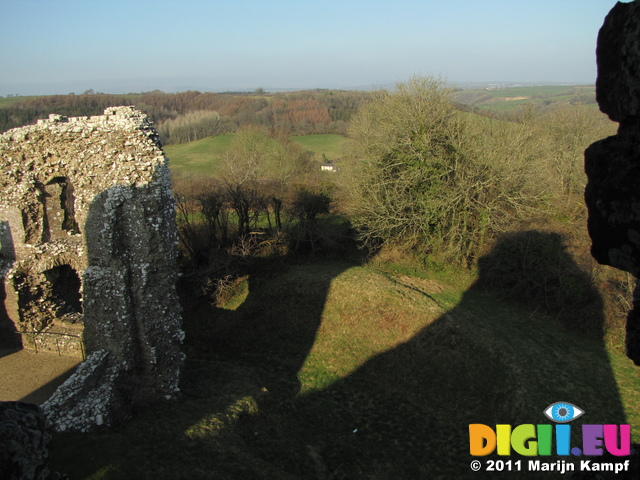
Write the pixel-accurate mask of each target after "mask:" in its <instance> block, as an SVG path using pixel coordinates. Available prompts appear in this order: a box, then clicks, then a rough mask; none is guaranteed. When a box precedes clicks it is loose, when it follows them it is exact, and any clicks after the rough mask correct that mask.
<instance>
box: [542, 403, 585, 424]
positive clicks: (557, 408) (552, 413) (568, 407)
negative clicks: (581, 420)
mask: <svg viewBox="0 0 640 480" xmlns="http://www.w3.org/2000/svg"><path fill="white" fill-rule="evenodd" d="M543 413H544V414H545V415H546V416H547V418H549V419H550V420H553V421H554V422H556V423H567V422H570V421H572V420H575V419H576V418H578V417H579V416H581V415H582V414H583V413H584V410H582V409H581V408H579V407H576V406H575V405H574V404H572V403H569V402H556V403H552V404H551V405H549V406H548V407H547V408H546V409H545V411H544V412H543Z"/></svg>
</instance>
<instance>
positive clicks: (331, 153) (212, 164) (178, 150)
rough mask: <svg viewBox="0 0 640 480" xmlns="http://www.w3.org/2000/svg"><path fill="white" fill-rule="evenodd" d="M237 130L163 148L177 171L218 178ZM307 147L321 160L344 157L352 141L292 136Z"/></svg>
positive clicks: (331, 136) (335, 137) (344, 138)
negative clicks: (221, 163)
mask: <svg viewBox="0 0 640 480" xmlns="http://www.w3.org/2000/svg"><path fill="white" fill-rule="evenodd" d="M233 135H234V134H233V133H228V134H226V135H220V136H216V137H208V138H204V139H202V140H196V141H195V142H190V143H182V144H177V145H167V146H165V147H163V149H164V152H165V154H166V155H167V157H168V158H169V164H170V166H171V170H172V171H173V172H174V173H178V174H185V175H197V176H210V177H215V176H217V175H219V166H220V160H221V158H222V154H223V153H224V151H225V150H226V149H227V148H229V144H230V143H231V140H232V139H233ZM291 138H292V140H294V141H295V142H297V143H299V144H300V145H301V146H302V147H303V148H304V149H305V150H307V151H310V152H313V154H314V156H315V158H316V160H317V161H322V155H323V154H324V155H326V156H327V158H328V159H329V160H335V159H336V158H340V157H342V156H344V155H345V154H346V152H347V149H348V145H349V142H350V140H349V139H348V138H346V137H343V136H341V135H303V136H294V137H291Z"/></svg>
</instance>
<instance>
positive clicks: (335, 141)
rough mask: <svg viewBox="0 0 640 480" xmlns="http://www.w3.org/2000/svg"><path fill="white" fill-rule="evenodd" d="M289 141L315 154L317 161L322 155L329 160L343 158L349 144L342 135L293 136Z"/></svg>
mask: <svg viewBox="0 0 640 480" xmlns="http://www.w3.org/2000/svg"><path fill="white" fill-rule="evenodd" d="M291 139H292V140H294V141H296V142H298V143H299V144H300V145H302V146H303V147H304V148H305V149H306V150H308V151H310V152H313V153H314V154H316V156H317V157H318V159H319V160H322V154H325V155H326V156H327V159H329V160H335V159H336V158H340V157H342V156H344V155H345V153H346V152H347V149H348V148H349V142H350V140H349V139H348V138H346V137H343V136H342V135H301V136H293V137H291Z"/></svg>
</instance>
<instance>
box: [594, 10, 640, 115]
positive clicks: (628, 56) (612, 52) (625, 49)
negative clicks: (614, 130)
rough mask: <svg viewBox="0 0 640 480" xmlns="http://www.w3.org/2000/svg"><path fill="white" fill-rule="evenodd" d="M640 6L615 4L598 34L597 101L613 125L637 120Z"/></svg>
mask: <svg viewBox="0 0 640 480" xmlns="http://www.w3.org/2000/svg"><path fill="white" fill-rule="evenodd" d="M639 32H640V3H638V2H632V3H620V2H618V3H617V4H616V5H615V6H614V7H613V8H612V9H611V11H610V12H609V14H608V15H607V17H606V19H605V21H604V25H603V26H602V28H601V29H600V32H599V34H598V45H597V48H596V56H597V59H598V78H597V80H596V98H597V100H598V105H599V106H600V110H602V111H603V112H604V113H606V114H607V115H609V118H611V120H613V121H614V122H622V121H624V120H627V119H628V118H630V117H640V81H638V78H639V74H640V35H638V33H639Z"/></svg>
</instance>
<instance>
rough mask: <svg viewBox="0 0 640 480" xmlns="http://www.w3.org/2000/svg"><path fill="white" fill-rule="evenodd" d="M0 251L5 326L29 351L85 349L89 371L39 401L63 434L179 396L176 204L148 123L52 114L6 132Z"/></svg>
mask: <svg viewBox="0 0 640 480" xmlns="http://www.w3.org/2000/svg"><path fill="white" fill-rule="evenodd" d="M0 246H1V248H0V276H2V278H3V282H0V283H2V288H3V291H0V294H3V296H4V311H3V310H0V327H4V331H5V332H8V331H10V330H12V329H13V331H14V332H18V333H19V332H27V333H23V334H22V342H23V344H24V345H25V346H26V347H29V346H31V347H33V348H35V347H37V346H38V345H40V347H41V348H43V346H44V345H53V344H54V343H55V345H56V347H55V348H58V349H60V344H61V343H62V344H63V345H65V347H63V350H64V349H67V350H69V351H73V349H74V348H75V347H73V345H74V342H73V340H75V345H76V346H78V345H79V346H80V347H82V346H83V345H82V344H81V343H80V341H79V340H80V338H79V337H80V336H81V337H82V340H83V342H84V347H85V349H86V352H87V355H88V358H87V363H88V365H87V367H85V368H79V369H78V372H77V373H76V375H74V376H73V377H72V378H70V379H69V380H68V382H67V383H66V384H65V385H66V387H65V389H64V392H65V395H56V394H54V396H53V397H52V398H51V399H50V400H49V402H48V403H47V404H45V405H43V409H44V411H45V412H46V413H47V414H48V416H49V419H50V420H52V421H53V422H54V424H56V425H57V427H58V428H59V429H72V430H90V429H92V428H94V427H95V426H96V422H97V423H99V424H101V425H108V424H110V423H112V422H115V421H117V420H118V418H117V417H118V416H122V414H125V415H126V411H127V407H128V406H131V405H133V404H136V403H144V402H148V401H153V400H157V399H164V398H166V399H170V398H174V397H175V396H176V395H177V394H178V377H179V372H180V365H181V362H182V361H183V355H182V353H181V352H180V344H181V342H182V340H183V338H184V333H183V332H182V330H181V316H180V307H179V302H178V298H177V294H176V289H175V283H176V279H177V262H176V260H177V258H176V255H177V250H176V247H177V232H176V227H175V201H174V199H173V195H172V191H171V178H170V172H169V168H168V162H167V159H166V157H165V156H164V154H163V152H162V149H161V147H160V143H159V140H158V136H157V132H156V130H155V129H154V128H153V126H152V124H151V123H150V122H149V121H148V119H147V117H146V115H143V114H141V113H140V112H138V111H136V110H135V109H133V108H132V107H111V108H108V109H106V110H105V114H104V115H102V116H95V117H77V118H66V117H63V116H59V115H51V116H50V118H49V119H48V120H39V121H38V123H37V125H31V126H26V127H22V128H17V129H13V130H9V131H8V132H5V133H4V134H2V135H0ZM52 338H55V339H56V341H55V342H52V341H51V340H50V339H52ZM38 341H39V342H40V343H39V344H38V343H37V342H38ZM51 348H54V347H51ZM62 353H64V352H62ZM82 371H84V375H85V376H86V377H87V378H90V381H86V382H85V381H83V380H82V378H79V376H81V375H82ZM87 372H89V373H90V375H89V374H88V373H87ZM70 386H72V387H70ZM63 387H64V385H63ZM61 389H62V387H61ZM106 390H108V391H109V392H110V393H109V395H96V392H98V391H100V392H103V393H104V391H106ZM59 391H61V390H59ZM62 397H64V398H62ZM70 398H73V405H74V412H75V413H73V415H70V414H69V412H68V410H69V408H70V406H69V405H66V404H65V402H68V401H69V399H70ZM101 401H102V402H103V403H104V404H102V405H98V403H100V402H101ZM107 404H108V405H107ZM110 406H112V407H113V408H111V407H110ZM95 412H99V417H97V416H96V415H97V414H96V413H95ZM96 418H98V420H96Z"/></svg>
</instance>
